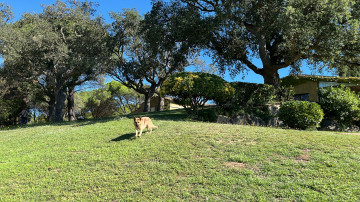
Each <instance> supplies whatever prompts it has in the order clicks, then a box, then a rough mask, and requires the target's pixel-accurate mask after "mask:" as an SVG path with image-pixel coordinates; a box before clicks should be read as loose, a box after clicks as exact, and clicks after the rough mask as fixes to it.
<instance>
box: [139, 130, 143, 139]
mask: <svg viewBox="0 0 360 202" xmlns="http://www.w3.org/2000/svg"><path fill="white" fill-rule="evenodd" d="M142 131H143V130H142V129H140V134H139V137H141V134H142Z"/></svg>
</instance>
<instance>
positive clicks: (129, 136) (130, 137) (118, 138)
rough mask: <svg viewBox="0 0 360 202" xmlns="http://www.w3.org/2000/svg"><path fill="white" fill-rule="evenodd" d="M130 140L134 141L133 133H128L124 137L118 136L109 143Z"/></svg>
mask: <svg viewBox="0 0 360 202" xmlns="http://www.w3.org/2000/svg"><path fill="white" fill-rule="evenodd" d="M132 139H135V134H134V133H128V134H125V135H121V136H119V137H117V138H114V139H112V140H111V141H112V142H119V141H122V140H132Z"/></svg>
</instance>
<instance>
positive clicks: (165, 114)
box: [0, 109, 189, 130]
mask: <svg viewBox="0 0 360 202" xmlns="http://www.w3.org/2000/svg"><path fill="white" fill-rule="evenodd" d="M134 116H148V117H150V118H152V119H155V120H164V121H184V120H189V118H188V115H187V114H186V112H185V110H184V109H179V110H167V111H161V112H143V113H137V114H128V115H124V116H122V117H126V118H129V119H132V118H133V117H134ZM114 120H121V117H120V118H119V117H104V118H98V119H86V120H77V121H71V122H69V121H63V122H59V123H55V122H50V123H39V124H30V125H18V126H10V127H7V128H5V127H4V128H0V130H16V129H20V128H32V127H39V126H71V127H80V126H86V125H92V124H98V123H105V122H109V121H114Z"/></svg>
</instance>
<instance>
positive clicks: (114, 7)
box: [0, 0, 330, 83]
mask: <svg viewBox="0 0 360 202" xmlns="http://www.w3.org/2000/svg"><path fill="white" fill-rule="evenodd" d="M0 2H4V3H7V4H9V5H10V6H11V7H12V10H13V13H14V17H15V19H14V20H18V19H20V18H21V15H22V14H23V13H25V12H29V13H39V12H41V11H42V9H43V8H42V7H41V5H49V4H53V3H55V2H56V0H0ZM94 2H97V3H98V4H99V7H98V8H97V11H98V14H99V15H101V16H102V17H104V18H105V20H106V21H107V22H111V20H110V18H109V12H111V11H114V12H121V11H122V10H123V9H125V8H136V10H138V11H139V13H141V14H144V13H146V12H148V11H150V9H151V0H94ZM205 60H206V62H207V63H211V60H209V59H205ZM1 62H2V61H1V58H0V63H1ZM253 62H254V64H255V65H257V66H259V67H262V65H261V62H260V61H259V60H256V59H255V60H254V61H253ZM302 70H303V73H304V74H317V73H316V72H312V71H311V70H310V68H309V67H307V66H304V67H303V68H302ZM279 74H280V77H284V76H287V75H288V74H289V68H286V69H282V70H279ZM325 74H326V75H330V74H329V73H325ZM224 79H225V80H227V81H242V82H251V83H263V82H264V81H263V78H262V77H261V76H260V75H257V74H255V73H253V72H252V71H248V73H247V74H245V75H238V76H236V77H235V78H234V79H232V78H231V77H230V76H229V74H225V75H224ZM107 80H109V79H107Z"/></svg>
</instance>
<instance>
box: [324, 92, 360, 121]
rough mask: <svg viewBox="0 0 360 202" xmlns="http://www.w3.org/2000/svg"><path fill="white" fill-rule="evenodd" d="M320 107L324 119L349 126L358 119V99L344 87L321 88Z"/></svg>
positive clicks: (359, 111) (359, 114)
mask: <svg viewBox="0 0 360 202" xmlns="http://www.w3.org/2000/svg"><path fill="white" fill-rule="evenodd" d="M319 97H320V102H319V103H320V105H321V108H322V109H323V110H324V113H325V117H326V118H329V119H333V120H337V121H338V122H339V123H340V124H344V125H349V124H352V123H353V122H355V121H358V120H359V119H360V98H359V95H357V94H355V92H352V91H350V89H349V88H346V87H344V86H340V87H328V88H321V89H320V92H319Z"/></svg>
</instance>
